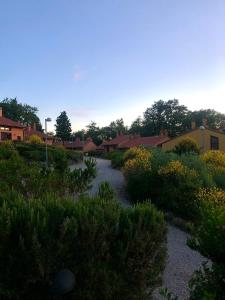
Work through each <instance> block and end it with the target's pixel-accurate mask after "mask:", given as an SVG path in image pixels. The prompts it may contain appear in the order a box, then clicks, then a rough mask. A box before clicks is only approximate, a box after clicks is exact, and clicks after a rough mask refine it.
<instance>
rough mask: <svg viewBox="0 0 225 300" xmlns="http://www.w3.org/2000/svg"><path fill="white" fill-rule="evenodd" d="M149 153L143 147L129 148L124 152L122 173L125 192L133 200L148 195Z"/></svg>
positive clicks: (143, 198)
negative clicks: (125, 183) (124, 179)
mask: <svg viewBox="0 0 225 300" xmlns="http://www.w3.org/2000/svg"><path fill="white" fill-rule="evenodd" d="M150 159H151V153H150V152H149V151H148V150H145V149H144V148H131V149H130V150H128V151H127V152H126V153H125V154H124V166H123V173H124V176H125V178H126V182H127V192H128V194H129V196H130V199H131V200H132V201H134V202H136V201H138V200H139V201H140V200H145V199H147V198H148V197H149V176H150V171H151V160H150Z"/></svg>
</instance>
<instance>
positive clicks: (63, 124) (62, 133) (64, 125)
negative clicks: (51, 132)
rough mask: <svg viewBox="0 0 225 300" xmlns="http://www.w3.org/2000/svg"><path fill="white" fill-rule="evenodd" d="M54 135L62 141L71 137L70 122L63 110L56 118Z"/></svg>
mask: <svg viewBox="0 0 225 300" xmlns="http://www.w3.org/2000/svg"><path fill="white" fill-rule="evenodd" d="M55 128H56V136H57V137H59V138H61V139H62V141H63V142H64V141H67V140H69V139H70V137H71V132H72V130H71V123H70V120H69V118H68V116H67V113H66V112H65V111H63V112H61V114H60V115H59V116H58V117H57V119H56V125H55Z"/></svg>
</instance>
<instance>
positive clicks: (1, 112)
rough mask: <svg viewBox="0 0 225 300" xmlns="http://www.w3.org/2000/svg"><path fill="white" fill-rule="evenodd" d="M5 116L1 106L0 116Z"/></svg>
mask: <svg viewBox="0 0 225 300" xmlns="http://www.w3.org/2000/svg"><path fill="white" fill-rule="evenodd" d="M1 117H3V111H2V107H0V118H1Z"/></svg>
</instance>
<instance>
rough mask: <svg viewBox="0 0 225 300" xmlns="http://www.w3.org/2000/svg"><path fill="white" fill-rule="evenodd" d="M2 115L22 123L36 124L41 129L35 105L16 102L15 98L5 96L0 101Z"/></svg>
mask: <svg viewBox="0 0 225 300" xmlns="http://www.w3.org/2000/svg"><path fill="white" fill-rule="evenodd" d="M0 106H1V107H2V108H3V111H4V116H5V117H6V118H9V119H11V120H13V121H19V122H21V123H22V124H24V125H32V124H34V123H35V124H36V126H37V129H38V130H42V126H41V122H40V119H39V117H38V116H37V113H38V109H37V107H34V106H30V105H28V104H22V103H18V101H17V99H16V98H14V99H12V98H5V99H3V100H2V101H0Z"/></svg>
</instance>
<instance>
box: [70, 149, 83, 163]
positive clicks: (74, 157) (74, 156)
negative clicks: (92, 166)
mask: <svg viewBox="0 0 225 300" xmlns="http://www.w3.org/2000/svg"><path fill="white" fill-rule="evenodd" d="M66 155H67V158H68V159H69V160H71V161H72V162H80V161H82V160H83V156H84V155H83V152H82V151H76V150H66Z"/></svg>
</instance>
